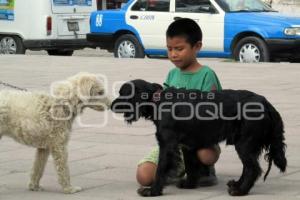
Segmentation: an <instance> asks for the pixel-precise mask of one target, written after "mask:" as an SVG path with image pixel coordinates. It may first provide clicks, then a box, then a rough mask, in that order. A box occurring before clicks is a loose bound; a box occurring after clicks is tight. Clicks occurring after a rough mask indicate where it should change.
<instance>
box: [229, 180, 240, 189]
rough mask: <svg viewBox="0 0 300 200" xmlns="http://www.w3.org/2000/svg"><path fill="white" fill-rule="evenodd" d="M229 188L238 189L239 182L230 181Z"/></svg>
mask: <svg viewBox="0 0 300 200" xmlns="http://www.w3.org/2000/svg"><path fill="white" fill-rule="evenodd" d="M227 186H228V187H229V188H236V187H238V182H237V181H235V180H230V181H228V182H227Z"/></svg>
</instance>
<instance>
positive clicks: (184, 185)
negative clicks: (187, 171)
mask: <svg viewBox="0 0 300 200" xmlns="http://www.w3.org/2000/svg"><path fill="white" fill-rule="evenodd" d="M176 186H177V187H178V188H181V189H194V188H196V187H197V184H196V182H192V181H189V180H188V179H181V180H180V181H179V182H178V183H177V184H176Z"/></svg>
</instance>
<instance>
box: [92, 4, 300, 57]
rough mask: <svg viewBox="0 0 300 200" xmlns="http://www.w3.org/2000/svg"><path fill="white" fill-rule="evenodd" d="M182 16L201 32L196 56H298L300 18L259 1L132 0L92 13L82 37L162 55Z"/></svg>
mask: <svg viewBox="0 0 300 200" xmlns="http://www.w3.org/2000/svg"><path fill="white" fill-rule="evenodd" d="M183 17H187V18H191V19H194V20H195V21H196V22H197V23H198V24H199V25H200V27H201V29H202V31H203V48H202V50H201V53H199V56H202V57H221V58H230V57H233V58H234V59H236V60H239V61H241V62H261V61H262V62H268V61H270V59H273V58H277V57H278V56H281V57H285V58H291V59H292V58H296V57H300V18H299V17H292V16H286V15H283V14H280V13H278V12H276V11H275V10H273V9H272V8H271V7H269V5H267V4H266V3H264V2H262V1H261V0H131V1H129V2H128V3H127V4H125V5H124V6H123V7H122V8H121V9H118V10H103V11H96V12H92V14H91V20H90V23H91V24H90V28H91V29H90V33H89V34H87V40H88V41H91V42H93V43H95V45H96V46H99V47H100V48H103V49H107V50H108V51H111V52H114V55H115V57H119V58H127V57H131V58H143V57H144V56H145V55H147V56H152V55H167V51H166V39H165V32H166V29H167V27H168V25H169V24H170V23H171V22H172V21H173V20H176V19H178V18H183Z"/></svg>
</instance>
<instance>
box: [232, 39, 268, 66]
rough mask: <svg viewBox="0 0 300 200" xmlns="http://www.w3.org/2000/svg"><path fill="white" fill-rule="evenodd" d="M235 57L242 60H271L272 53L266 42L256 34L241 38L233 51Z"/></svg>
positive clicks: (247, 61)
mask: <svg viewBox="0 0 300 200" xmlns="http://www.w3.org/2000/svg"><path fill="white" fill-rule="evenodd" d="M233 55H234V59H235V60H237V61H240V62H246V63H252V62H269V61H270V53H269V49H268V47H267V45H266V43H265V42H264V41H263V40H262V39H260V38H258V37H254V36H250V37H245V38H243V39H241V40H240V41H239V42H238V43H237V44H236V46H235V48H234V51H233Z"/></svg>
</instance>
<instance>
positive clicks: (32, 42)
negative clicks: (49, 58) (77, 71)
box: [0, 0, 96, 55]
mask: <svg viewBox="0 0 300 200" xmlns="http://www.w3.org/2000/svg"><path fill="white" fill-rule="evenodd" d="M95 10H96V0H0V54H24V53H25V51H26V49H30V50H47V51H48V54H49V55H72V54H73V50H75V49H82V48H84V47H88V46H91V44H90V43H88V42H87V40H86V34H87V33H88V32H89V29H90V27H89V18H90V13H91V12H92V11H95Z"/></svg>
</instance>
